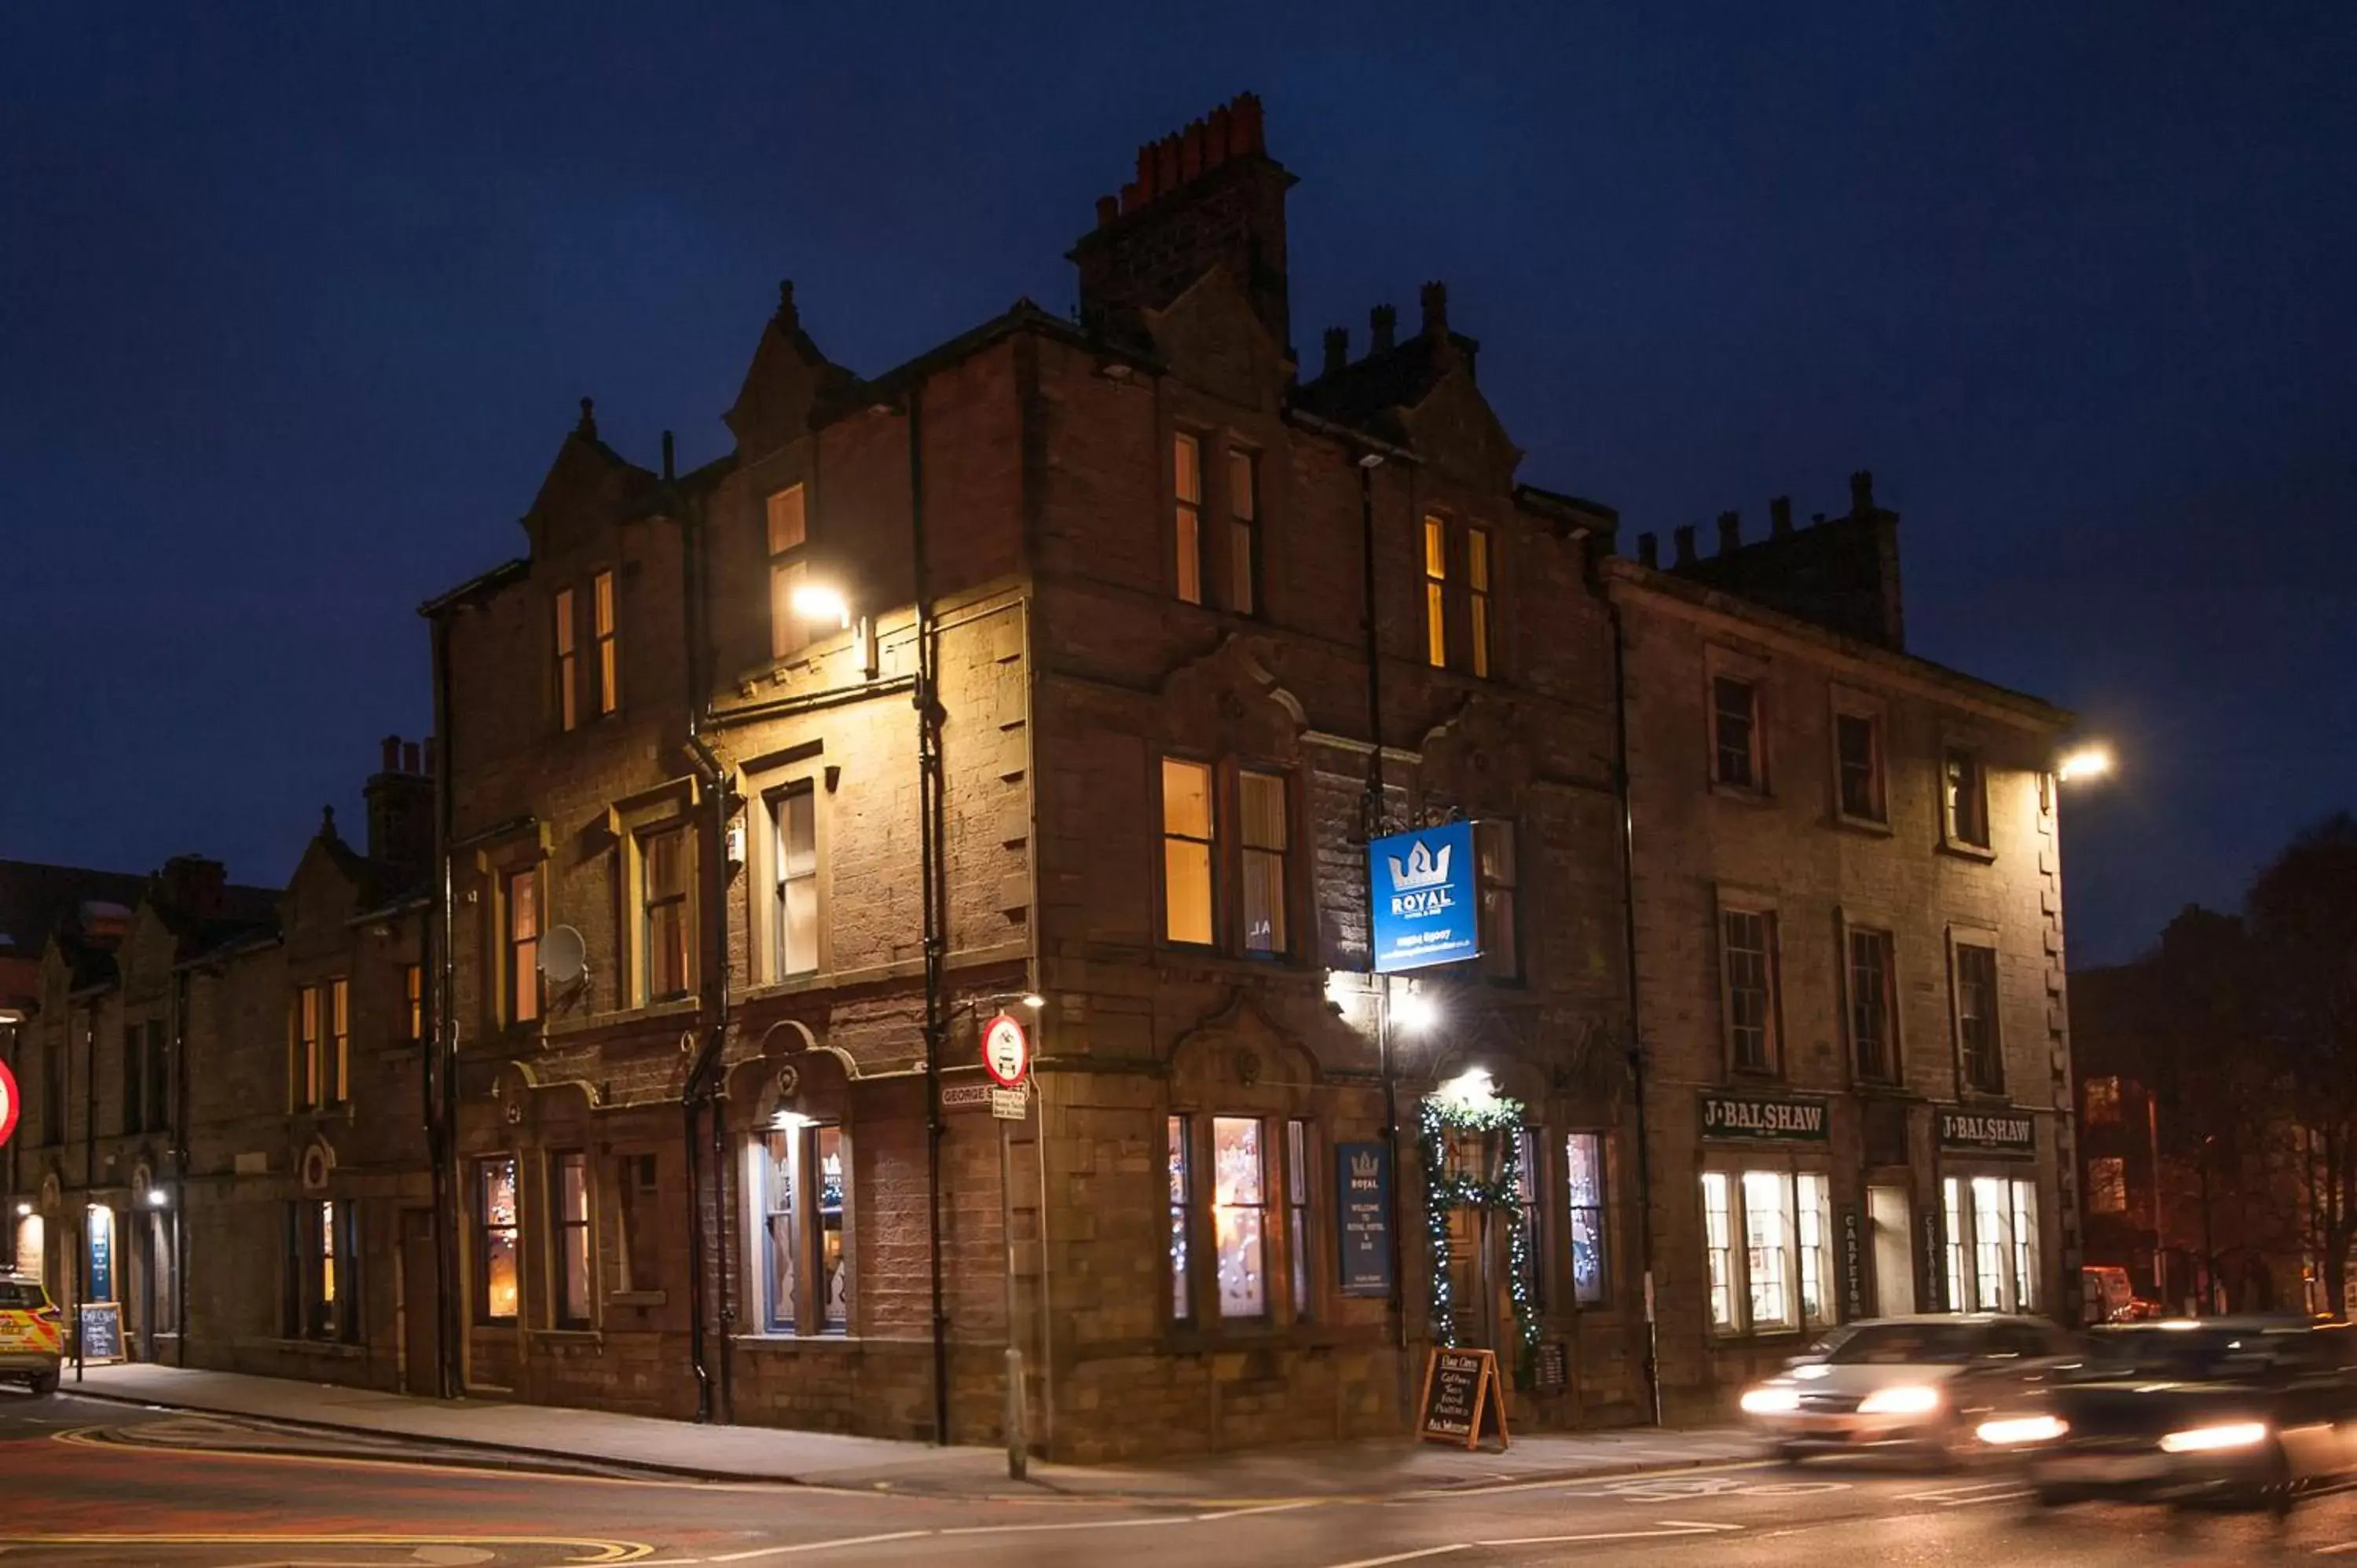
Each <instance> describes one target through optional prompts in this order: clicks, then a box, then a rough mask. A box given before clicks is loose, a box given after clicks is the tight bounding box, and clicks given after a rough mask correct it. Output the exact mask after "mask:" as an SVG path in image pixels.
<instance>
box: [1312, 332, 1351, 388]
mask: <svg viewBox="0 0 2357 1568" xmlns="http://www.w3.org/2000/svg"><path fill="white" fill-rule="evenodd" d="M1350 362H1351V329H1350V328H1347V327H1329V328H1326V360H1325V364H1324V367H1323V368H1322V369H1321V370H1320V371H1318V374H1319V375H1321V376H1330V375H1333V374H1334V373H1336V372H1337V371H1340V370H1341V369H1342V367H1343V366H1345V365H1347V364H1349V363H1350Z"/></svg>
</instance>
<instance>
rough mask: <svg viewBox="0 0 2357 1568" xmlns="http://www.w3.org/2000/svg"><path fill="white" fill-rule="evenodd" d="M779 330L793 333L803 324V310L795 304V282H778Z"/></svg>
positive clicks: (786, 280) (781, 280)
mask: <svg viewBox="0 0 2357 1568" xmlns="http://www.w3.org/2000/svg"><path fill="white" fill-rule="evenodd" d="M777 321H778V329H779V330H780V331H781V332H791V331H792V330H794V328H798V327H800V326H801V325H802V308H801V307H800V306H797V305H795V304H794V280H793V279H791V278H780V279H779V280H778V316H777Z"/></svg>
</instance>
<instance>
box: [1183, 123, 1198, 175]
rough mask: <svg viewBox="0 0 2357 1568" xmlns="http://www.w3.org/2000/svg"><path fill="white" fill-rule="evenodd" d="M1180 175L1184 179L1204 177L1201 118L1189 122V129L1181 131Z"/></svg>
mask: <svg viewBox="0 0 2357 1568" xmlns="http://www.w3.org/2000/svg"><path fill="white" fill-rule="evenodd" d="M1202 177H1203V122H1201V121H1200V120H1192V121H1189V122H1188V125H1187V129H1186V130H1184V131H1183V132H1181V133H1179V178H1180V179H1182V180H1197V179H1200V178H1202Z"/></svg>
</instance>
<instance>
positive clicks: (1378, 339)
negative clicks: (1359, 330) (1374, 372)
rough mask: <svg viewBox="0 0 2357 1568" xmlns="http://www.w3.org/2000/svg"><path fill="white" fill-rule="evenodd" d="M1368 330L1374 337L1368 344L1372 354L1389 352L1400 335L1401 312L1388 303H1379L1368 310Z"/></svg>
mask: <svg viewBox="0 0 2357 1568" xmlns="http://www.w3.org/2000/svg"><path fill="white" fill-rule="evenodd" d="M1367 331H1368V334H1369V335H1370V336H1371V337H1372V338H1373V339H1374V340H1373V341H1372V343H1371V344H1369V345H1368V348H1367V351H1368V352H1369V353H1371V354H1388V353H1390V352H1391V351H1392V345H1393V343H1394V341H1395V340H1396V339H1397V338H1398V335H1399V312H1398V311H1396V310H1394V309H1393V308H1392V307H1391V306H1388V305H1379V306H1375V307H1374V308H1373V309H1372V310H1370V311H1369V312H1367Z"/></svg>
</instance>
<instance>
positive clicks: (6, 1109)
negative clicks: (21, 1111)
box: [0, 1062, 16, 1144]
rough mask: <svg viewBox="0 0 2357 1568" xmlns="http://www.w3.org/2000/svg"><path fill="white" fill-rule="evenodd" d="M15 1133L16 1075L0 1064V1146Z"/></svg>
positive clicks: (4, 1063)
mask: <svg viewBox="0 0 2357 1568" xmlns="http://www.w3.org/2000/svg"><path fill="white" fill-rule="evenodd" d="M15 1134H16V1074H15V1073H12V1072H10V1071H9V1070H8V1064H7V1063H6V1062H0V1144H5V1143H6V1142H7V1141H8V1140H9V1139H10V1138H11V1137H13V1136H14V1135H15Z"/></svg>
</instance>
